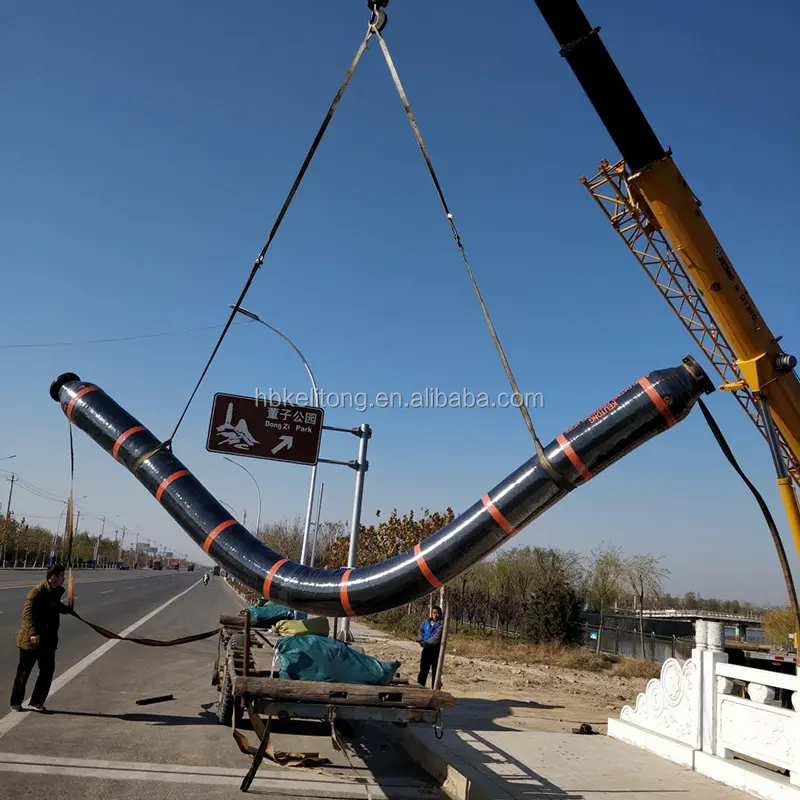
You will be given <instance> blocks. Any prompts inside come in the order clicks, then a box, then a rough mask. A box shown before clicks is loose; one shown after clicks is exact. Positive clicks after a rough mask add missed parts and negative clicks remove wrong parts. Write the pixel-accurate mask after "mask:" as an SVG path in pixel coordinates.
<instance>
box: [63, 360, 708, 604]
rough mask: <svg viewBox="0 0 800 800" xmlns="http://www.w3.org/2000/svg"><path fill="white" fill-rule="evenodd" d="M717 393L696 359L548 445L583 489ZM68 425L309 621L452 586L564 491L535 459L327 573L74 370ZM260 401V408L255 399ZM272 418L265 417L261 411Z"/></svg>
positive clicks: (650, 378) (226, 560)
mask: <svg viewBox="0 0 800 800" xmlns="http://www.w3.org/2000/svg"><path fill="white" fill-rule="evenodd" d="M713 390H714V388H713V386H712V384H711V382H710V381H709V379H708V377H707V376H706V374H705V373H704V372H703V371H702V369H701V368H700V367H699V365H698V364H697V362H696V361H695V360H694V359H692V358H691V357H687V358H685V359H684V360H683V364H682V365H681V366H679V367H675V368H671V369H665V370H658V371H655V372H651V373H649V374H648V375H647V376H646V377H644V378H642V379H641V380H639V381H637V382H636V383H634V384H632V385H631V386H629V387H628V388H627V389H625V390H624V391H623V392H621V393H620V394H619V395H617V397H615V398H614V399H613V400H610V401H609V402H608V403H606V404H605V405H604V406H602V407H601V408H600V409H598V410H597V411H595V412H594V413H593V414H591V415H590V416H588V417H586V418H585V419H583V420H581V421H580V422H579V423H577V424H576V425H574V426H573V427H572V428H570V429H569V430H568V431H565V432H564V433H563V434H562V435H560V436H558V437H557V438H556V439H555V440H554V441H553V442H551V443H550V444H549V445H548V446H547V447H546V448H545V454H546V456H547V458H548V459H549V461H550V463H551V464H552V465H553V467H554V468H555V469H556V470H557V471H558V472H560V473H561V474H563V475H564V476H565V477H567V478H568V479H569V482H570V483H572V484H573V485H574V486H579V485H581V484H582V483H585V482H586V481H587V480H590V479H591V478H592V477H594V476H595V475H597V474H599V473H600V472H601V471H602V470H604V469H606V468H607V467H608V466H610V465H611V464H613V463H614V462H615V461H617V460H619V459H620V458H622V457H623V456H624V455H625V454H627V453H629V452H630V451H631V450H633V449H634V448H636V447H638V446H639V445H641V444H643V443H644V442H645V441H647V440H648V439H650V438H652V437H653V436H656V435H657V434H659V433H661V432H662V431H664V430H666V429H667V428H669V427H671V426H672V425H674V424H675V423H677V422H679V421H680V420H682V419H683V418H684V417H685V416H686V415H687V414H688V413H689V411H690V410H691V408H692V407H693V406H694V404H695V403H696V401H697V399H698V398H699V397H700V395H702V394H704V393H706V394H707V393H710V392H712V391H713ZM50 395H51V397H52V398H53V399H54V400H57V401H58V402H59V403H60V404H61V407H62V409H63V410H64V412H65V414H66V415H67V417H68V418H69V419H70V420H71V421H72V423H73V424H74V425H76V426H77V427H78V428H80V429H81V430H82V431H84V432H85V433H86V434H87V435H88V436H89V437H90V438H91V439H93V440H94V441H95V442H96V443H97V444H98V445H100V447H102V448H103V449H104V450H105V451H106V452H108V453H110V454H111V455H112V456H113V457H114V458H115V459H116V460H117V461H119V462H120V463H121V464H122V465H123V466H125V467H126V468H127V469H128V470H130V471H131V472H133V474H134V475H135V476H136V478H137V479H138V480H139V482H140V483H142V484H143V485H144V486H145V488H147V490H148V491H149V492H150V493H151V494H152V495H154V496H155V498H156V500H157V501H158V502H160V503H161V505H162V506H163V507H164V509H165V510H166V511H167V513H168V514H169V515H170V516H171V517H172V518H173V519H174V520H175V521H176V522H177V523H178V524H179V525H180V526H181V527H182V528H183V530H184V531H186V533H187V534H188V535H189V536H190V537H191V538H192V540H193V541H194V542H195V543H197V544H198V545H199V546H201V547H202V548H203V550H204V551H205V552H206V553H208V554H209V555H210V556H211V557H212V558H213V559H214V561H216V562H217V563H218V564H219V565H220V566H221V567H223V568H224V569H226V570H228V572H230V573H231V574H232V575H234V576H235V577H236V578H238V579H239V580H240V581H242V582H243V583H244V584H246V585H247V586H249V587H250V588H252V589H253V590H255V591H257V592H259V593H261V594H263V596H264V597H267V598H269V599H271V600H274V601H275V602H277V603H281V604H282V605H286V606H288V607H290V608H294V609H298V610H301V611H306V612H308V613H311V614H321V615H327V616H344V615H349V616H361V615H365V614H373V613H376V612H378V611H384V610H386V609H389V608H395V607H397V606H400V605H402V604H404V603H408V602H410V601H411V600H414V599H416V598H419V597H423V596H425V595H427V594H429V593H430V592H431V589H432V588H438V587H440V586H441V585H442V584H445V583H447V582H448V581H450V580H452V579H453V578H455V577H456V576H457V575H459V574H460V573H461V572H463V571H464V570H466V569H468V568H469V567H471V566H472V565H473V564H475V563H476V562H477V561H479V560H480V559H482V558H484V557H485V556H487V555H488V554H489V553H491V552H492V551H493V550H495V549H497V548H498V547H500V545H502V544H504V543H505V542H506V541H507V540H508V539H509V538H510V537H512V536H514V535H515V534H517V533H518V532H519V531H521V530H522V529H523V528H524V527H525V526H526V525H528V524H529V523H531V522H532V521H533V520H534V519H536V518H537V517H538V516H539V515H540V514H542V513H544V512H545V511H546V510H547V509H548V508H550V507H551V506H553V505H554V504H555V503H557V502H558V501H559V500H561V498H562V497H564V495H566V494H567V491H565V490H564V489H562V488H559V486H557V485H556V484H555V482H554V481H553V479H552V478H551V477H550V476H549V475H548V474H547V472H546V471H545V470H544V469H543V468H542V467H541V465H540V464H539V463H538V460H537V458H536V457H535V456H534V458H532V459H530V460H529V461H527V462H526V463H525V464H523V465H522V466H521V467H519V468H518V469H516V470H515V471H514V472H512V473H511V475H509V476H508V477H507V478H506V479H505V480H504V481H502V482H501V483H500V484H498V485H497V486H496V487H495V488H494V489H492V490H491V491H489V492H487V493H486V494H485V495H484V496H483V497H482V498H481V499H480V500H479V501H478V502H476V503H475V504H474V505H473V506H472V507H471V508H469V509H467V510H466V511H465V512H464V513H463V514H461V515H459V516H458V517H457V518H456V519H455V520H453V521H452V522H451V523H450V524H449V525H446V526H445V527H444V528H442V529H441V530H439V531H437V532H436V533H434V534H433V535H432V536H429V537H428V538H427V539H425V540H424V541H423V542H421V543H419V544H417V545H416V546H415V547H414V548H412V549H410V550H408V551H407V552H405V553H402V554H400V555H398V556H395V557H394V558H390V559H388V560H387V561H383V562H381V563H378V564H371V565H369V566H366V567H358V568H355V569H346V568H344V567H342V568H341V569H339V570H324V569H316V568H311V567H306V566H304V565H302V564H299V563H297V562H294V561H289V560H287V559H285V558H283V557H282V556H281V554H280V553H277V552H275V551H274V550H272V549H271V548H270V547H268V546H267V545H265V544H264V543H263V542H260V541H259V540H258V539H256V538H255V537H254V536H253V535H252V534H251V533H250V532H249V531H248V530H247V529H246V528H244V527H243V526H241V525H240V524H239V523H238V522H236V520H235V519H233V518H232V517H231V515H230V513H229V512H228V511H227V510H226V509H225V508H224V507H223V506H222V505H221V504H220V503H219V502H218V501H217V500H216V499H215V498H214V497H213V495H211V493H210V492H208V490H207V489H206V488H205V487H204V486H203V485H202V484H201V483H200V481H199V480H197V478H195V477H194V475H192V474H191V472H189V470H188V469H187V468H186V467H185V466H184V465H183V464H182V463H181V462H180V461H179V460H178V458H177V457H176V456H175V455H174V454H173V453H172V452H171V450H169V449H166V448H164V447H163V446H162V443H161V442H160V441H159V440H158V439H157V438H156V437H155V436H154V435H153V434H152V433H151V432H150V431H149V430H147V428H145V427H144V426H143V425H142V424H141V423H140V422H139V421H138V420H137V419H135V418H134V417H132V416H131V415H130V414H129V413H128V412H127V411H125V409H124V408H122V407H121V406H119V405H118V404H117V403H116V402H115V401H114V400H112V399H111V397H109V396H108V395H107V394H106V393H105V392H104V391H103V390H102V389H100V388H99V387H98V386H96V385H94V384H91V383H86V382H84V381H82V380H81V379H80V378H79V377H78V376H77V375H75V374H74V373H67V374H64V375H61V376H60V377H58V378H57V379H56V380H55V381H54V382H53V384H52V386H51V387H50ZM254 402H257V401H256V399H255V398H254ZM264 413H265V418H266V408H265V410H264Z"/></svg>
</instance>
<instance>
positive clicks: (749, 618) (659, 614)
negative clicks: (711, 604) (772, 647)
mask: <svg viewBox="0 0 800 800" xmlns="http://www.w3.org/2000/svg"><path fill="white" fill-rule="evenodd" d="M606 613H607V614H610V613H611V612H608V611H607V612H606ZM641 613H642V616H644V617H649V618H650V619H707V620H708V619H710V620H720V621H730V622H753V623H759V624H760V623H761V622H762V617H761V615H760V614H758V613H756V612H754V611H741V612H739V613H738V614H732V613H729V612H727V611H700V610H699V609H682V608H657V609H656V608H654V609H645V610H644V611H642V612H641ZM614 614H625V615H626V616H627V615H630V616H636V617H638V616H639V611H638V610H636V609H633V608H617V609H615V610H614Z"/></svg>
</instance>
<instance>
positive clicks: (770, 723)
mask: <svg viewBox="0 0 800 800" xmlns="http://www.w3.org/2000/svg"><path fill="white" fill-rule="evenodd" d="M695 627H696V643H697V646H696V648H695V649H694V650H692V656H691V658H690V659H688V660H687V661H686V662H685V663H681V662H680V661H678V660H676V659H669V660H668V661H665V662H664V664H663V665H662V668H661V677H660V679H653V680H651V681H649V682H648V684H647V687H646V688H645V691H644V692H642V693H641V694H640V695H639V696H638V698H637V699H636V703H635V704H634V705H633V706H625V707H624V708H623V709H622V712H621V714H620V718H619V719H618V720H615V719H610V720H609V721H608V735H609V736H612V737H614V738H617V739H621V740H623V741H626V742H628V743H629V744H633V745H636V746H638V747H641V748H644V749H646V750H649V751H651V752H654V753H657V754H658V755H661V756H663V757H664V758H668V759H670V760H672V761H676V762H677V763H679V764H683V765H684V766H687V767H689V768H691V769H696V770H698V771H700V772H703V773H704V774H706V775H709V776H710V777H713V778H715V779H717V780H721V781H723V782H725V783H727V784H729V785H732V786H736V787H737V788H740V789H743V790H745V791H748V792H750V793H752V794H756V795H757V796H759V797H764V798H771V797H776V798H778V797H780V798H787V800H788V798H793V799H794V798H796V799H797V800H800V714H798V712H797V711H796V710H795V709H796V707H797V705H798V704H800V695H799V694H798V690H800V681H798V676H797V675H785V674H781V673H778V672H771V671H768V670H762V669H755V668H752V667H740V666H735V665H733V664H729V663H728V656H727V654H726V653H725V652H724V643H725V628H724V624H723V623H721V622H710V621H707V620H698V621H697V623H696V626H695ZM780 690H788V691H790V692H792V695H791V699H792V708H783V704H782V703H781V701H780V694H781V691H780ZM745 693H746V695H747V696H746V697H743V696H737V694H738V695H744V694H745ZM737 757H738V758H737ZM743 758H744V759H747V760H750V761H755V762H759V763H760V764H762V765H765V766H766V767H768V768H771V770H772V771H764V772H763V773H762V772H758V771H757V770H754V769H753V767H752V765H747V766H743V764H745V762H744V761H743V760H742V759H743ZM778 770H786V771H788V773H789V778H788V779H787V778H786V777H785V775H781V774H779V772H778Z"/></svg>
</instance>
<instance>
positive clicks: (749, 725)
mask: <svg viewBox="0 0 800 800" xmlns="http://www.w3.org/2000/svg"><path fill="white" fill-rule="evenodd" d="M715 674H716V683H715V686H714V689H715V690H716V708H715V716H716V719H715V726H714V734H715V741H714V755H716V756H718V757H719V758H731V757H732V756H733V755H734V754H736V753H739V754H741V755H744V756H749V757H750V758H754V759H758V760H759V761H762V762H764V763H766V764H770V765H772V766H775V767H778V768H779V769H785V770H790V771H791V770H792V741H793V739H794V738H795V731H794V727H795V724H796V719H797V712H796V711H795V710H794V709H793V708H792V709H787V708H783V707H782V704H781V702H780V700H776V699H775V698H776V696H779V694H780V693H779V692H777V691H776V689H788V690H790V691H791V692H793V694H792V704H793V705H794V701H795V698H796V695H797V692H796V689H797V676H795V675H781V674H779V673H774V672H767V671H766V670H763V669H753V668H752V667H739V666H735V665H733V664H726V663H718V664H717V665H716V670H715ZM737 685H739V686H742V687H744V688H746V690H747V694H748V696H749V699H745V698H742V697H737V696H736V695H735V694H734V690H735V688H736V686H737ZM798 777H800V776H798ZM792 782H793V783H796V784H797V785H800V779H799V780H796V781H792Z"/></svg>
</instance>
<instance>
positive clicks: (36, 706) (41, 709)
mask: <svg viewBox="0 0 800 800" xmlns="http://www.w3.org/2000/svg"><path fill="white" fill-rule="evenodd" d="M30 707H31V708H32V709H33V710H34V711H38V712H39V713H40V714H49V713H50V712H49V711H48V710H47V709H46V708H45V707H44V706H43V705H41V704H39V703H31V705H30Z"/></svg>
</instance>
